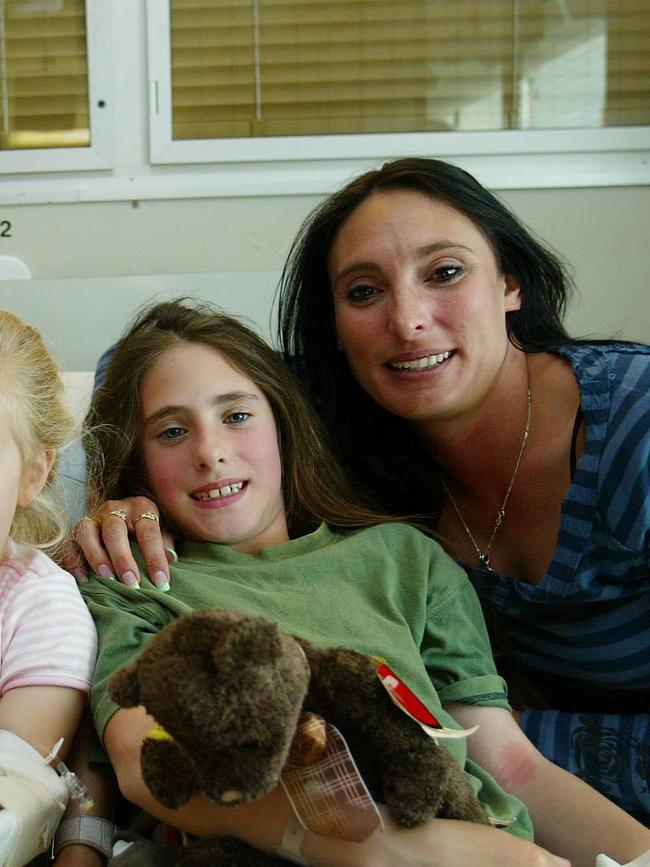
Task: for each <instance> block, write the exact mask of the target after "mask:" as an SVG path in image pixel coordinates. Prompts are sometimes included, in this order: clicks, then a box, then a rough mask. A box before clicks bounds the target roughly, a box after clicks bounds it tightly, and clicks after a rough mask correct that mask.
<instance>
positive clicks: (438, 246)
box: [333, 239, 473, 283]
mask: <svg viewBox="0 0 650 867" xmlns="http://www.w3.org/2000/svg"><path fill="white" fill-rule="evenodd" d="M448 250H462V251H463V252H464V253H471V252H473V251H472V249H471V248H470V247H466V246H465V244H459V243H458V242H457V241H450V240H448V239H443V240H442V241H435V242H434V243H433V244H425V245H424V246H423V247H418V249H417V250H416V251H415V255H416V257H417V258H418V259H423V258H424V257H425V256H428V255H429V254H430V253H440V252H443V251H448ZM380 270H381V269H380V267H379V265H378V264H377V263H376V262H371V261H368V262H352V263H351V264H350V265H346V267H345V268H342V269H341V270H340V271H339V272H338V274H336V276H335V277H334V281H333V282H334V283H338V281H339V280H341V279H342V278H343V277H348V276H349V275H350V274H354V273H356V272H357V271H365V272H368V271H370V272H373V271H380Z"/></svg>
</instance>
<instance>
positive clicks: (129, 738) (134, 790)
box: [104, 708, 593, 867]
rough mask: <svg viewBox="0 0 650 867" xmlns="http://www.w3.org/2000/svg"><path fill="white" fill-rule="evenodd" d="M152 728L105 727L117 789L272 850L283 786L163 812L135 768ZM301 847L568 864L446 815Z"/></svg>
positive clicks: (364, 866)
mask: <svg viewBox="0 0 650 867" xmlns="http://www.w3.org/2000/svg"><path fill="white" fill-rule="evenodd" d="M153 725H154V720H153V718H152V717H150V716H148V715H147V714H146V712H145V711H144V709H143V708H133V709H129V710H119V711H117V712H116V713H115V714H114V715H113V716H112V717H111V719H110V720H109V722H108V724H107V726H106V728H105V730H104V742H105V745H106V748H107V750H108V753H109V755H110V758H111V761H112V762H113V765H114V767H115V770H116V773H117V777H118V781H119V784H120V788H121V790H122V792H123V794H124V795H125V796H126V797H127V798H129V799H130V800H132V801H133V802H134V803H136V804H137V805H138V806H140V807H142V808H143V809H145V810H147V812H149V813H151V814H152V815H154V816H156V817H157V818H159V819H161V820H162V821H165V822H168V823H169V824H172V825H175V826H176V827H179V828H182V829H183V830H185V831H188V832H190V833H193V834H196V835H197V836H201V837H206V836H210V835H212V834H229V835H233V836H235V837H238V838H239V839H241V840H244V841H246V842H247V843H249V844H250V845H252V846H255V847H257V848H260V849H264V850H265V851H267V852H273V851H274V850H275V849H276V848H277V847H278V846H279V845H280V840H281V838H282V833H283V830H284V828H285V826H286V824H287V821H288V820H289V817H290V811H291V807H290V805H289V802H288V800H287V798H286V795H285V794H284V791H283V790H282V788H281V787H279V786H278V787H277V788H276V789H275V790H274V791H273V792H271V794H270V795H268V796H266V797H265V798H262V799H260V800H259V801H252V802H250V803H248V804H242V805H240V806H238V807H217V806H216V805H215V804H214V803H212V802H210V801H209V800H208V799H207V798H205V797H202V796H194V797H193V798H192V799H191V800H190V801H189V802H188V803H187V804H186V805H184V806H183V807H181V808H179V809H177V810H168V809H166V808H165V807H163V806H162V805H161V804H160V803H158V801H156V800H155V799H154V798H153V796H152V795H151V793H150V792H149V790H148V788H147V787H146V785H145V783H144V780H143V779H142V774H141V771H140V747H141V744H142V740H143V739H144V737H145V736H146V734H147V733H148V732H149V731H150V729H151V728H152V726H153ZM301 851H302V854H303V856H304V857H305V858H307V860H308V861H309V863H310V864H312V865H313V867H476V863H477V852H480V853H481V867H521V865H522V864H526V865H527V867H567V862H566V861H564V860H563V859H561V858H555V857H553V856H552V855H550V854H548V853H547V852H545V851H543V850H542V849H540V848H539V847H538V846H535V845H534V844H532V843H529V842H527V841H524V840H519V839H517V838H515V837H513V836H511V835H510V834H508V833H507V832H505V831H498V830H496V829H494V828H491V827H488V826H485V825H470V824H468V823H465V822H456V821H452V820H449V819H436V820H434V821H433V822H431V823H429V824H428V825H426V826H423V827H421V828H417V829H413V830H407V829H404V828H398V827H397V826H395V825H394V824H393V823H392V822H391V821H390V819H388V818H386V828H385V830H384V831H383V832H375V833H373V834H372V835H371V836H370V837H369V838H368V839H367V840H366V841H365V842H363V843H350V842H348V841H342V840H334V839H332V838H325V837H321V836H319V835H316V834H312V833H310V832H307V833H306V835H305V838H304V841H303V845H302V849H301ZM590 867H593V865H590Z"/></svg>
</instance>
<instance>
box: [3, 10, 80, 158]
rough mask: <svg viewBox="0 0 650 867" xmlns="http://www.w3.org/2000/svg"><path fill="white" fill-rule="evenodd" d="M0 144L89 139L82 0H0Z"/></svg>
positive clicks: (18, 146) (16, 146) (50, 144)
mask: <svg viewBox="0 0 650 867" xmlns="http://www.w3.org/2000/svg"><path fill="white" fill-rule="evenodd" d="M0 124H1V127H0V149H2V150H24V149H30V148H71V147H88V146H89V145H90V143H91V137H90V119H89V102H88V60H87V47H86V10H85V3H84V0H0Z"/></svg>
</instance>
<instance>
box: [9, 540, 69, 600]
mask: <svg viewBox="0 0 650 867" xmlns="http://www.w3.org/2000/svg"><path fill="white" fill-rule="evenodd" d="M0 581H1V582H2V584H3V585H4V586H5V587H6V586H7V585H8V584H17V583H23V584H24V583H27V582H29V581H47V582H48V584H49V585H50V586H52V587H53V588H54V587H56V588H61V587H62V586H64V585H67V586H69V587H72V588H76V582H75V579H74V578H73V577H72V575H70V574H69V573H68V572H66V571H65V570H64V569H62V568H61V567H60V566H58V565H57V564H56V563H55V562H54V560H52V558H51V557H48V555H47V554H46V553H45V552H44V551H41V550H40V549H39V548H35V547H34V546H33V545H27V544H24V543H22V542H14V541H13V539H9V541H8V545H7V553H6V555H5V557H4V559H3V560H2V562H0Z"/></svg>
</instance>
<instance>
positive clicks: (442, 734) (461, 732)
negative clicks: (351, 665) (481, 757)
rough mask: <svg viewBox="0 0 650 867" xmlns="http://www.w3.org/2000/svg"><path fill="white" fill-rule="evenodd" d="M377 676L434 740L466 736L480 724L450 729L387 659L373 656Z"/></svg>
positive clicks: (390, 693)
mask: <svg viewBox="0 0 650 867" xmlns="http://www.w3.org/2000/svg"><path fill="white" fill-rule="evenodd" d="M371 659H372V661H373V663H374V665H375V668H376V669H377V676H378V677H379V679H380V680H381V682H382V684H383V685H384V688H385V689H386V692H387V693H388V695H389V696H390V697H391V699H392V701H393V703H394V704H396V705H397V707H398V708H399V709H400V710H402V711H404V713H405V714H406V715H407V716H410V717H411V719H413V720H415V722H417V723H419V725H420V726H421V727H422V728H423V729H424V731H425V732H426V733H427V734H428V735H429V737H431V738H433V739H434V741H435V740H437V739H438V738H465V737H467V735H471V734H472V733H473V732H475V731H476V729H477V728H478V726H472V728H471V729H461V728H458V729H450V728H446V727H445V726H443V725H442V723H441V722H439V721H438V720H437V719H436V717H435V716H434V715H433V714H432V713H431V711H430V710H429V709H428V708H427V707H425V705H423V704H422V702H421V701H420V699H419V698H418V697H417V696H416V695H415V694H414V693H413V692H412V691H411V690H410V689H409V688H408V686H407V685H406V684H405V683H404V681H403V680H401V679H400V678H399V677H398V676H397V675H396V674H395V672H394V671H393V670H392V668H389V666H388V665H387V664H386V661H385V660H384V659H382V658H381V657H379V656H373V657H371Z"/></svg>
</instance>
